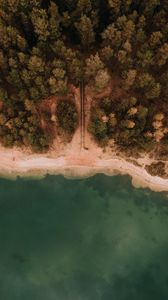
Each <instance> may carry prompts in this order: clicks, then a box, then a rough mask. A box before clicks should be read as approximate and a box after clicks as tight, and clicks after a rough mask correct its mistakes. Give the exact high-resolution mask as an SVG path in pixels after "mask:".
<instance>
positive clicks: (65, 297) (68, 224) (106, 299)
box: [0, 175, 168, 300]
mask: <svg viewBox="0 0 168 300" xmlns="http://www.w3.org/2000/svg"><path fill="white" fill-rule="evenodd" d="M127 299H128V300H156V299H157V300H167V299H168V198H167V195H166V194H162V193H154V192H151V191H149V190H147V189H146V190H142V189H135V188H133V186H132V185H131V181H130V179H129V178H128V177H122V176H116V177H106V176H104V175H97V176H95V177H92V178H89V179H83V180H67V179H65V178H63V177H62V176H47V177H46V178H45V179H42V180H40V181H35V180H34V181H33V180H24V179H17V180H16V181H10V180H5V179H1V180H0V300H127Z"/></svg>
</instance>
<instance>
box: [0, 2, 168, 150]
mask: <svg viewBox="0 0 168 300" xmlns="http://www.w3.org/2000/svg"><path fill="white" fill-rule="evenodd" d="M81 81H84V83H85V86H88V85H89V86H90V87H91V88H92V89H93V90H94V91H95V94H96V93H100V92H102V91H103V90H105V89H106V88H107V87H109V86H112V89H111V90H112V92H111V94H110V95H109V96H108V97H102V99H99V100H97V101H96V100H95V101H93V103H92V109H91V117H90V124H89V128H88V130H89V131H90V132H91V133H92V134H93V135H94V137H95V139H96V140H97V141H98V143H100V144H101V145H105V144H107V143H108V141H109V139H112V138H113V139H114V140H115V141H116V143H117V144H118V145H120V146H123V147H133V146H134V147H135V146H137V147H141V148H142V149H148V148H149V149H151V148H152V147H154V146H155V145H156V144H157V143H158V142H159V144H162V146H163V147H162V149H163V152H166V151H168V0H148V1H146V0H55V1H54V0H52V1H51V0H0V100H1V107H0V141H1V142H2V143H3V144H5V145H6V146H11V145H23V144H24V145H26V146H27V145H31V146H32V148H34V149H35V150H42V149H47V148H48V147H49V145H50V144H51V143H52V140H53V138H54V134H55V133H54V130H53V127H54V126H58V127H60V128H61V127H62V130H64V131H65V132H67V133H68V134H70V135H71V136H72V134H73V133H74V131H75V128H76V126H77V124H78V116H77V109H76V105H75V101H73V99H69V84H73V85H74V86H76V87H78V86H79V84H80V82H81ZM52 96H59V97H60V99H63V100H60V102H59V105H58V109H57V122H55V123H54V122H53V121H52V118H51V117H50V115H49V112H48V111H47V109H46V111H45V110H41V109H40V103H41V102H42V101H43V99H49V98H50V97H52ZM93 100H94V99H93ZM42 120H43V121H45V124H47V126H42ZM43 123H44V122H43Z"/></svg>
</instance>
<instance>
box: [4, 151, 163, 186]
mask: <svg viewBox="0 0 168 300" xmlns="http://www.w3.org/2000/svg"><path fill="white" fill-rule="evenodd" d="M0 157H1V161H0V176H1V177H3V178H8V179H16V178H17V177H18V176H20V177H32V178H34V179H41V178H43V177H44V176H45V175H47V174H49V175H63V176H64V177H65V178H71V179H75V178H88V177H91V176H94V175H96V174H105V175H107V176H114V175H129V176H130V177H131V181H132V184H133V186H134V187H136V188H149V189H151V190H153V191H155V192H166V191H168V179H164V178H161V177H159V176H152V175H150V174H149V173H148V172H147V171H146V170H145V169H144V168H143V167H141V166H137V165H135V164H133V163H131V162H128V161H126V160H124V159H123V158H121V157H117V156H115V158H107V159H106V158H97V159H95V158H92V155H90V153H89V154H88V153H85V152H84V151H83V152H81V153H79V155H76V156H74V155H65V156H60V157H55V158H51V157H49V154H46V155H45V154H44V155H43V156H42V154H28V153H25V152H23V151H21V150H17V149H16V150H11V149H5V148H4V149H2V148H1V151H0Z"/></svg>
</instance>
